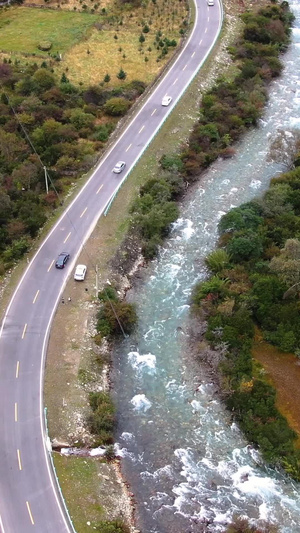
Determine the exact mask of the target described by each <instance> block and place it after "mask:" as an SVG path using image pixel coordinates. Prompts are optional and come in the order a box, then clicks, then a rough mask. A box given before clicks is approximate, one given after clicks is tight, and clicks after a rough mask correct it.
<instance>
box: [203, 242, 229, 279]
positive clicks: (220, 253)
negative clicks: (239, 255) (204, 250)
mask: <svg viewBox="0 0 300 533" xmlns="http://www.w3.org/2000/svg"><path fill="white" fill-rule="evenodd" d="M229 262H230V256H229V255H228V253H227V252H226V250H223V249H222V248H218V249H217V250H214V251H213V252H211V253H210V254H209V255H208V256H207V257H206V258H205V263H206V265H207V266H208V268H209V269H210V270H211V271H212V272H214V274H218V273H219V272H221V271H222V270H223V269H224V268H226V267H228V265H229Z"/></svg>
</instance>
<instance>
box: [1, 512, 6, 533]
mask: <svg viewBox="0 0 300 533" xmlns="http://www.w3.org/2000/svg"><path fill="white" fill-rule="evenodd" d="M0 527H1V530H2V531H1V533H5V530H4V526H3V522H2V517H1V515H0Z"/></svg>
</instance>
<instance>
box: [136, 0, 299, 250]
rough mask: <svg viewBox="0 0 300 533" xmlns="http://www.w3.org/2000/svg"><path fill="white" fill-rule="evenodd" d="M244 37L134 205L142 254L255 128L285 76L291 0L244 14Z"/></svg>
mask: <svg viewBox="0 0 300 533" xmlns="http://www.w3.org/2000/svg"><path fill="white" fill-rule="evenodd" d="M242 20H243V22H244V27H243V30H242V35H241V37H240V38H239V39H238V41H237V42H236V44H235V45H234V46H232V47H231V48H230V52H231V54H232V61H233V63H232V66H231V69H230V73H229V74H228V76H227V77H226V76H223V77H221V78H219V79H218V80H217V82H216V84H215V85H214V86H213V87H212V89H211V90H209V91H208V92H207V93H206V94H204V95H203V98H202V102H201V107H200V119H199V121H198V122H197V123H196V124H195V126H194V128H193V131H192V133H191V135H190V139H189V143H188V146H187V147H186V148H185V149H184V150H183V151H182V153H181V154H166V155H164V156H163V157H162V159H161V172H160V174H159V176H158V177H157V178H151V179H150V180H149V181H148V182H146V183H145V185H143V186H142V188H141V189H140V194H139V197H138V198H137V200H136V201H135V202H134V204H133V206H132V210H131V211H132V231H133V233H136V234H137V235H138V238H139V239H140V240H141V243H142V253H143V254H144V256H145V257H146V258H148V259H150V258H152V257H154V256H155V255H156V253H157V251H158V247H159V245H160V244H161V243H162V240H163V238H164V237H165V236H166V235H167V234H168V231H169V228H170V224H171V223H172V222H174V221H175V220H176V219H177V217H178V214H179V210H178V206H177V204H176V203H175V202H176V200H178V198H179V197H180V196H182V194H183V193H184V191H185V189H186V186H187V185H188V184H189V183H191V182H193V181H195V180H197V179H198V178H199V174H200V172H201V171H202V170H204V169H205V168H207V167H208V166H209V165H210V164H211V163H212V162H213V161H215V160H216V159H217V158H218V157H224V158H225V157H231V156H233V155H234V148H233V143H234V142H235V141H237V139H239V138H240V137H241V135H243V133H245V131H246V130H247V129H248V128H249V127H253V126H256V124H257V121H258V119H259V118H260V117H261V116H262V113H263V109H264V105H265V103H266V101H267V97H268V95H267V87H268V85H269V84H270V82H271V80H272V79H273V78H275V77H277V76H279V75H280V72H281V70H282V64H281V62H280V59H279V55H280V53H281V52H283V51H284V50H285V49H286V47H287V45H288V42H289V35H290V27H291V24H292V21H293V15H292V13H291V12H290V10H289V6H288V3H287V2H282V3H281V4H280V5H278V4H276V3H272V4H270V5H268V6H266V7H264V8H261V9H259V10H258V11H257V12H247V13H244V14H243V15H242Z"/></svg>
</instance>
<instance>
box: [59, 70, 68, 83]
mask: <svg viewBox="0 0 300 533" xmlns="http://www.w3.org/2000/svg"><path fill="white" fill-rule="evenodd" d="M60 83H69V80H68V78H67V76H66V74H65V73H64V72H63V73H62V76H61V78H60Z"/></svg>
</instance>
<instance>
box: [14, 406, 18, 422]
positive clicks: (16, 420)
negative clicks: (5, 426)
mask: <svg viewBox="0 0 300 533" xmlns="http://www.w3.org/2000/svg"><path fill="white" fill-rule="evenodd" d="M15 422H18V404H17V402H16V403H15Z"/></svg>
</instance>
